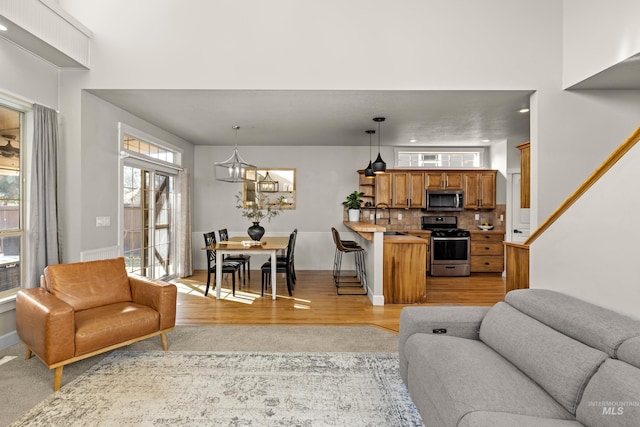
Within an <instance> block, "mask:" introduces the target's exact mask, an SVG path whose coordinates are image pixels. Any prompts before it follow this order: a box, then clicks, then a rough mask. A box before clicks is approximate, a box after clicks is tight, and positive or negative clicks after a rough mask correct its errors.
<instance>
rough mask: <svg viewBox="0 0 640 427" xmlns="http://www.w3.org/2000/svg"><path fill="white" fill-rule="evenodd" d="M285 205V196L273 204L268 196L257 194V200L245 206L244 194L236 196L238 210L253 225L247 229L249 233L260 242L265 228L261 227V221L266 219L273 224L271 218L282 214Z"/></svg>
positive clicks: (248, 202)
mask: <svg viewBox="0 0 640 427" xmlns="http://www.w3.org/2000/svg"><path fill="white" fill-rule="evenodd" d="M283 205H284V196H280V197H278V198H277V199H276V200H275V202H272V201H271V200H270V199H269V197H268V196H266V195H264V194H262V193H256V198H255V200H254V201H247V203H246V204H245V202H244V200H243V199H242V193H238V194H236V208H238V209H240V210H241V211H242V216H243V217H245V218H248V219H249V221H251V222H252V223H253V225H252V226H251V227H249V228H248V229H247V233H249V237H251V239H252V240H255V241H259V240H260V239H261V238H262V236H263V235H264V227H262V226H261V225H260V221H262V220H263V219H265V218H266V220H267V221H269V222H271V218H273V217H274V216H277V215H280V214H281V213H282V206H283Z"/></svg>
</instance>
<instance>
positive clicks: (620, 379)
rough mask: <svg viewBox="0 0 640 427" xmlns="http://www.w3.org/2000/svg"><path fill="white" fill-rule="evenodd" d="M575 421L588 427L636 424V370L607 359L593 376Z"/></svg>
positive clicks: (639, 377)
mask: <svg viewBox="0 0 640 427" xmlns="http://www.w3.org/2000/svg"><path fill="white" fill-rule="evenodd" d="M576 418H577V419H578V421H580V422H582V423H583V424H586V425H588V426H599V427H638V426H639V425H640V369H638V368H636V367H634V366H632V365H629V364H627V363H624V362H621V361H619V360H614V359H608V360H607V361H606V362H604V364H603V365H602V366H601V367H600V369H598V372H596V374H595V375H594V376H593V378H592V379H591V381H589V384H588V385H587V388H586V389H585V390H584V395H583V397H582V400H581V401H580V405H579V406H578V410H577V413H576Z"/></svg>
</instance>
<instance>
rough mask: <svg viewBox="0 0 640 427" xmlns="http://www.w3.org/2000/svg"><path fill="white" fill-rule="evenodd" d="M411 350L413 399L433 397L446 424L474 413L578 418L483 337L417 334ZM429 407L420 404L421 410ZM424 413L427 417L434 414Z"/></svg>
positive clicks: (408, 348)
mask: <svg viewBox="0 0 640 427" xmlns="http://www.w3.org/2000/svg"><path fill="white" fill-rule="evenodd" d="M405 352H406V356H407V361H408V366H409V372H408V373H409V375H408V379H409V382H408V384H407V385H408V388H409V392H410V394H411V397H412V399H413V401H414V402H419V401H420V400H423V399H425V398H428V399H429V400H430V401H431V402H432V404H431V405H430V406H431V407H435V408H438V414H439V416H440V418H441V419H442V420H443V425H446V426H456V425H457V424H458V422H459V421H460V420H461V419H462V418H463V417H464V416H465V414H467V413H469V412H473V411H496V412H511V413H516V414H521V415H531V416H540V417H545V418H558V419H573V416H572V415H571V414H569V413H568V412H567V411H566V410H565V409H564V408H563V407H562V406H561V405H560V404H559V403H558V402H556V401H555V400H553V399H552V398H551V396H549V394H548V393H546V392H545V391H544V390H543V389H542V388H541V387H540V386H538V385H537V384H536V383H534V382H533V381H531V379H529V378H528V377H527V376H526V375H525V374H523V373H522V372H521V371H519V370H518V369H517V368H516V367H515V366H514V365H513V364H511V363H509V362H508V361H507V360H506V359H504V358H503V357H502V356H500V355H499V354H497V353H496V352H495V351H493V350H492V349H491V348H489V347H488V346H487V345H485V344H484V343H482V342H480V341H475V340H469V339H465V338H458V337H452V336H443V335H432V334H414V335H412V336H411V337H410V338H409V339H408V340H407V343H406V345H405ZM423 406H425V405H422V404H417V407H418V409H419V410H420V408H421V407H423ZM427 406H429V405H427ZM421 414H422V417H423V419H425V420H428V419H429V417H430V416H431V414H429V413H421ZM425 424H430V423H428V422H427V421H425Z"/></svg>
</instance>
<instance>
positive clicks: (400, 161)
mask: <svg viewBox="0 0 640 427" xmlns="http://www.w3.org/2000/svg"><path fill="white" fill-rule="evenodd" d="M483 158H484V148H474V149H439V150H438V149H436V150H412V151H408V150H406V151H405V150H396V166H397V167H398V168H448V169H451V168H481V167H482V166H483Z"/></svg>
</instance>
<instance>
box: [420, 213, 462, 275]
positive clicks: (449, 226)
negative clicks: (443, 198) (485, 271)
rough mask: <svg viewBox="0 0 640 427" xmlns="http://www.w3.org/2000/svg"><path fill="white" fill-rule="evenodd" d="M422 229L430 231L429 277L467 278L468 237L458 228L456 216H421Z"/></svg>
mask: <svg viewBox="0 0 640 427" xmlns="http://www.w3.org/2000/svg"><path fill="white" fill-rule="evenodd" d="M422 229H423V230H431V248H430V253H431V260H430V261H431V268H430V271H431V275H432V276H468V275H469V274H471V266H470V262H469V252H470V250H469V247H470V243H469V241H470V236H471V233H469V231H468V230H463V229H460V228H458V217H456V216H423V217H422Z"/></svg>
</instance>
